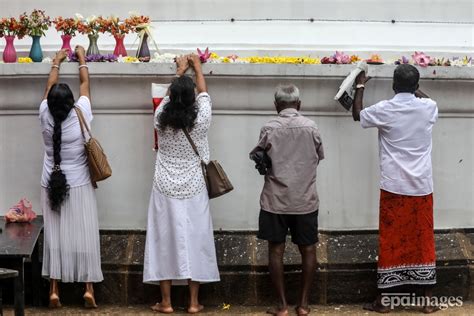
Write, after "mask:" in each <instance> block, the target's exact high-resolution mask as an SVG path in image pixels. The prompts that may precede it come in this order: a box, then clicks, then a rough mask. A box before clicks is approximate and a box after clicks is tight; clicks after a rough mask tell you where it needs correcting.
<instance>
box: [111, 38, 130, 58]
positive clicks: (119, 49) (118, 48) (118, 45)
mask: <svg viewBox="0 0 474 316" xmlns="http://www.w3.org/2000/svg"><path fill="white" fill-rule="evenodd" d="M114 38H115V49H114V55H115V56H117V57H120V56H122V57H125V56H127V50H126V49H125V45H124V43H123V41H124V39H125V35H115V36H114Z"/></svg>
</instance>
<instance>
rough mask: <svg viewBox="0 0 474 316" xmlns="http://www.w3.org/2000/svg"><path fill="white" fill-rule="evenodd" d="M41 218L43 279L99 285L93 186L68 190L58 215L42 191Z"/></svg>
mask: <svg viewBox="0 0 474 316" xmlns="http://www.w3.org/2000/svg"><path fill="white" fill-rule="evenodd" d="M41 207H42V209H43V218H44V249H43V271H42V275H43V277H45V278H49V279H56V280H61V281H62V282H100V281H102V280H103V279H104V277H103V276H102V270H101V266H100V264H101V263H100V237H99V220H98V218H97V201H96V197H95V192H94V188H93V187H92V184H87V185H82V186H79V187H73V188H70V189H69V196H68V197H67V198H66V200H65V201H64V204H63V205H62V207H61V211H60V212H55V211H52V210H51V208H50V206H49V199H48V192H47V190H46V188H41Z"/></svg>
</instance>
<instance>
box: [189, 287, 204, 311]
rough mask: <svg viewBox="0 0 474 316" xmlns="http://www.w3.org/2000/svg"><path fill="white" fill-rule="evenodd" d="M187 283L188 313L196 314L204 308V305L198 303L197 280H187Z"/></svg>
mask: <svg viewBox="0 0 474 316" xmlns="http://www.w3.org/2000/svg"><path fill="white" fill-rule="evenodd" d="M188 285H189V307H188V313H190V314H196V313H199V312H200V311H202V310H203V309H204V306H202V305H201V304H199V282H195V281H191V280H189V281H188Z"/></svg>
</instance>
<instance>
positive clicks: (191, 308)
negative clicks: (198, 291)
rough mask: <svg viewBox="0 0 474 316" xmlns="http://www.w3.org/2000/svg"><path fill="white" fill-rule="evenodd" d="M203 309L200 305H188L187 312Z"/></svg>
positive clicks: (196, 311)
mask: <svg viewBox="0 0 474 316" xmlns="http://www.w3.org/2000/svg"><path fill="white" fill-rule="evenodd" d="M203 309H204V306H202V305H192V306H189V307H188V314H197V313H199V312H200V311H202V310H203Z"/></svg>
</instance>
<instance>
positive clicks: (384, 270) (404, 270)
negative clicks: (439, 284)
mask: <svg viewBox="0 0 474 316" xmlns="http://www.w3.org/2000/svg"><path fill="white" fill-rule="evenodd" d="M435 283H436V255H435V242H434V230H433V194H429V195H424V196H407V195H400V194H395V193H390V192H387V191H384V190H381V192H380V218H379V259H378V269H377V285H378V288H381V289H383V288H389V287H394V286H399V285H403V284H420V285H428V284H435Z"/></svg>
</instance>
